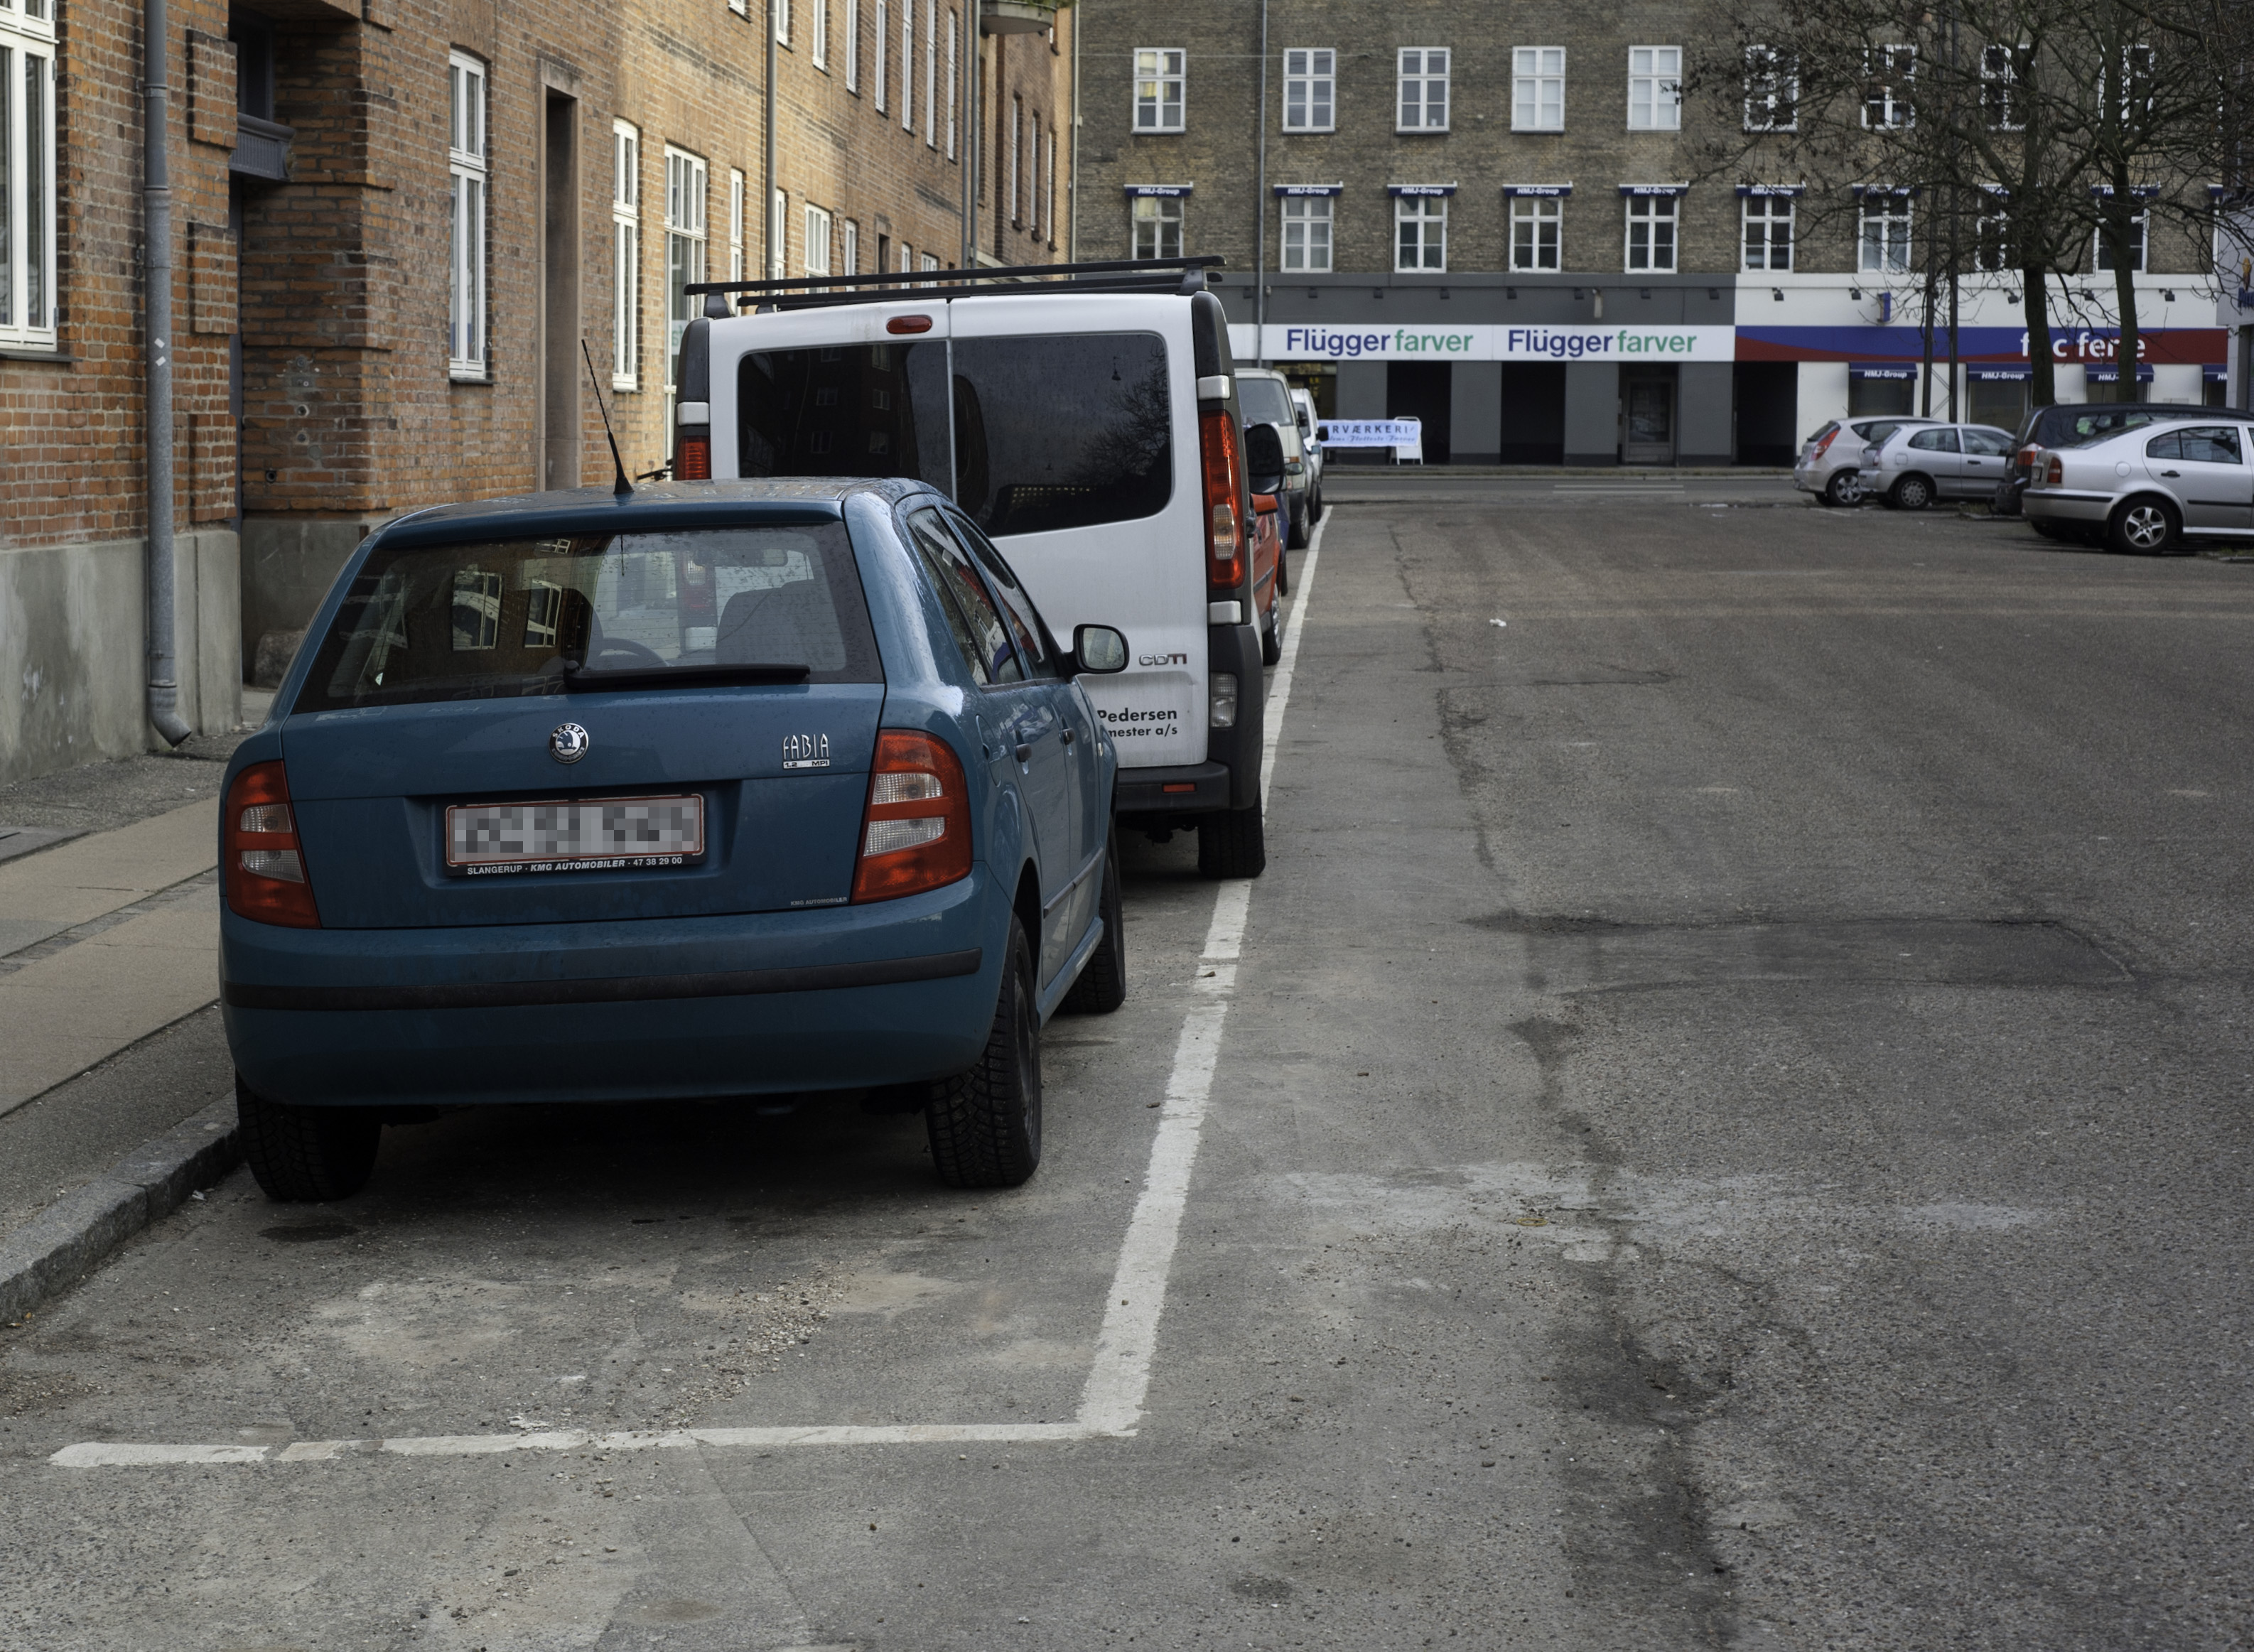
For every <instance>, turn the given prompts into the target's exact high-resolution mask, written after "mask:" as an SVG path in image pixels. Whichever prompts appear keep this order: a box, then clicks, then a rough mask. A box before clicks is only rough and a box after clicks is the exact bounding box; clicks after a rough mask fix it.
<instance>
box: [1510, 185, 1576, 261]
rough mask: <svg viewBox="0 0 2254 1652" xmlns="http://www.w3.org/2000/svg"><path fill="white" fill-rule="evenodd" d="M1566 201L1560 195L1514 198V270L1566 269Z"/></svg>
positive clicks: (1512, 258)
mask: <svg viewBox="0 0 2254 1652" xmlns="http://www.w3.org/2000/svg"><path fill="white" fill-rule="evenodd" d="M1564 240H1565V199H1564V198H1563V197H1562V196H1558V195H1514V196H1512V197H1511V198H1510V267H1511V268H1512V269H1560V268H1562V267H1563V266H1562V264H1561V262H1560V260H1561V256H1562V254H1561V250H1560V249H1561V245H1562V243H1563V242H1564Z"/></svg>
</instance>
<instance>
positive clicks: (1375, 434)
mask: <svg viewBox="0 0 2254 1652" xmlns="http://www.w3.org/2000/svg"><path fill="white" fill-rule="evenodd" d="M1315 439H1316V440H1317V441H1319V442H1320V443H1321V444H1323V447H1324V450H1325V451H1328V450H1330V449H1332V448H1334V447H1386V448H1390V449H1392V450H1393V462H1394V463H1395V464H1396V465H1399V464H1402V463H1404V461H1406V460H1409V459H1415V460H1416V461H1417V463H1418V464H1419V465H1422V464H1423V463H1424V462H1425V421H1424V420H1422V419H1420V418H1415V417H1409V418H1398V419H1324V420H1321V421H1320V423H1317V424H1316V426H1315Z"/></svg>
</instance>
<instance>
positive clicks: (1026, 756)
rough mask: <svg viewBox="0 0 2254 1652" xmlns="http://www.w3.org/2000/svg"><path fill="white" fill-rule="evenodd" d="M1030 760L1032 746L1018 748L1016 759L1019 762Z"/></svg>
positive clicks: (1031, 757)
mask: <svg viewBox="0 0 2254 1652" xmlns="http://www.w3.org/2000/svg"><path fill="white" fill-rule="evenodd" d="M1018 761H1019V762H1020V763H1030V762H1032V761H1033V747H1032V746H1019V748H1018Z"/></svg>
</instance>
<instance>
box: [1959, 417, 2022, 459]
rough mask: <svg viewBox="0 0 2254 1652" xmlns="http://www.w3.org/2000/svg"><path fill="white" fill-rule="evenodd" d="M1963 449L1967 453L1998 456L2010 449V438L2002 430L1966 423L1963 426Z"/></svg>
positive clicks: (2000, 456)
mask: <svg viewBox="0 0 2254 1652" xmlns="http://www.w3.org/2000/svg"><path fill="white" fill-rule="evenodd" d="M1964 451H1966V452H1968V453H1985V454H1987V455H1989V456H1990V457H1991V458H2002V457H2003V456H2004V455H2005V454H2006V453H2008V452H2010V451H2012V438H2011V437H2010V436H2009V435H2008V434H2007V433H2005V431H2002V430H1988V429H1986V428H1985V426H1982V425H1978V424H1968V425H1966V426H1965V427H1964Z"/></svg>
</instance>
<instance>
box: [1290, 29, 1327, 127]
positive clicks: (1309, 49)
mask: <svg viewBox="0 0 2254 1652" xmlns="http://www.w3.org/2000/svg"><path fill="white" fill-rule="evenodd" d="M1284 130H1285V131H1287V132H1335V131H1336V130H1338V51H1337V48H1336V47H1334V46H1327V45H1295V46H1289V47H1286V48H1285V52H1284Z"/></svg>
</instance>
